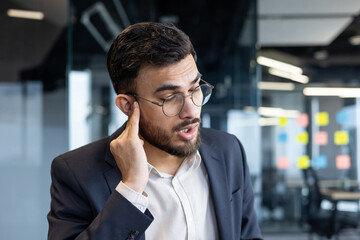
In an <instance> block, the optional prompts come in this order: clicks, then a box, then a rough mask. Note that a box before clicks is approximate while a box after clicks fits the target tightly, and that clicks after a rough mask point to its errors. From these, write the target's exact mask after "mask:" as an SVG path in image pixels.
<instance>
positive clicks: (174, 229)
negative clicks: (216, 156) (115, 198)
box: [116, 152, 218, 240]
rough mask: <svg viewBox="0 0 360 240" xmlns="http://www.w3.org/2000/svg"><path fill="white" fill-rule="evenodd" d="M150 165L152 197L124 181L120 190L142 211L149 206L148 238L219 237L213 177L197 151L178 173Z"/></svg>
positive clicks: (193, 239)
mask: <svg viewBox="0 0 360 240" xmlns="http://www.w3.org/2000/svg"><path fill="white" fill-rule="evenodd" d="M148 166H149V181H148V183H147V186H146V188H145V192H146V193H147V195H148V197H145V196H144V195H142V194H139V193H137V192H135V191H133V190H132V189H130V188H129V187H127V186H126V185H125V184H123V183H122V182H120V183H119V185H118V186H117V187H116V190H117V191H118V192H119V193H120V194H122V195H123V196H124V197H125V198H127V199H128V200H129V201H130V202H132V203H133V204H134V205H135V206H136V207H137V208H138V209H139V210H140V211H142V212H145V210H146V208H148V209H149V211H150V212H151V214H152V215H153V216H154V221H153V222H152V223H151V225H150V226H149V228H148V229H147V230H146V232H145V237H146V239H147V240H152V239H156V240H162V239H177V240H182V239H183V240H200V239H206V240H212V239H217V238H218V230H217V225H216V218H215V212H214V208H213V203H212V199H211V195H210V191H209V180H208V175H207V172H206V170H205V166H204V164H202V161H201V156H200V154H199V152H197V153H196V154H195V155H194V156H191V157H189V158H186V159H185V160H184V161H183V163H182V164H181V166H180V167H179V169H178V171H177V172H176V174H175V176H173V175H170V174H166V173H161V172H159V171H158V170H157V169H156V168H155V167H153V166H152V165H150V164H148Z"/></svg>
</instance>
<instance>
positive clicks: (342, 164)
mask: <svg viewBox="0 0 360 240" xmlns="http://www.w3.org/2000/svg"><path fill="white" fill-rule="evenodd" d="M350 167H351V161H350V156H349V155H338V156H337V157H336V168H337V169H349V168H350Z"/></svg>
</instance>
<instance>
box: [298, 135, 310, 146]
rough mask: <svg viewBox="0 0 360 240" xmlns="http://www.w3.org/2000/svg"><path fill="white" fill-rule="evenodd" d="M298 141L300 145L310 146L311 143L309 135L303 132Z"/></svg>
mask: <svg viewBox="0 0 360 240" xmlns="http://www.w3.org/2000/svg"><path fill="white" fill-rule="evenodd" d="M297 140H298V142H299V143H302V144H308V142H309V134H308V133H307V132H302V133H300V134H298V135H297Z"/></svg>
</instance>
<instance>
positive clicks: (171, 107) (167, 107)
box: [163, 93, 184, 117]
mask: <svg viewBox="0 0 360 240" xmlns="http://www.w3.org/2000/svg"><path fill="white" fill-rule="evenodd" d="M183 105H184V96H183V95H181V94H180V93H177V94H174V95H172V96H171V97H169V98H167V99H165V101H164V105H163V111H164V114H165V115H166V116H168V117H173V116H176V115H177V114H178V113H179V112H180V111H181V109H182V107H183Z"/></svg>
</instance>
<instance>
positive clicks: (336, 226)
mask: <svg viewBox="0 0 360 240" xmlns="http://www.w3.org/2000/svg"><path fill="white" fill-rule="evenodd" d="M303 177H304V182H305V185H306V188H307V189H308V194H307V195H306V196H305V198H304V202H303V206H302V210H303V211H302V215H303V221H305V222H306V223H308V224H309V226H310V229H309V239H311V238H312V234H313V233H315V234H317V235H319V236H321V237H327V238H328V239H330V238H331V237H332V236H333V235H335V236H336V239H338V237H339V233H340V231H341V230H343V229H345V228H357V226H358V218H357V216H352V215H351V214H346V213H345V212H341V211H338V209H337V201H334V200H331V199H329V198H327V197H326V196H325V195H323V194H322V193H321V191H320V188H319V181H318V177H317V175H316V172H315V170H314V169H313V168H311V167H310V168H308V169H304V170H303ZM325 199H326V200H328V201H329V202H330V203H331V205H332V208H331V209H329V210H325V209H322V208H321V202H322V201H323V200H325Z"/></svg>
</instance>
